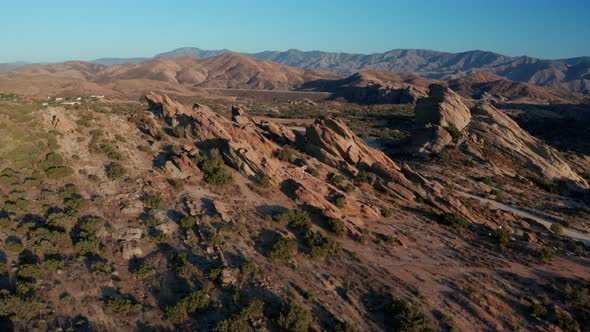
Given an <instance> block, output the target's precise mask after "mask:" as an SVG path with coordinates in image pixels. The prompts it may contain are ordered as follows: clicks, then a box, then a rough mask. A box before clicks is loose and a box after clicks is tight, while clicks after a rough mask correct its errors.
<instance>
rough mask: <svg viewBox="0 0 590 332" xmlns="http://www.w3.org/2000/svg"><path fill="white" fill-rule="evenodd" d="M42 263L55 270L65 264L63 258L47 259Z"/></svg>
mask: <svg viewBox="0 0 590 332" xmlns="http://www.w3.org/2000/svg"><path fill="white" fill-rule="evenodd" d="M43 263H44V264H45V266H47V267H49V268H52V269H55V270H59V269H63V267H64V266H65V262H64V261H63V260H61V259H55V258H50V259H47V260H45V261H44V262H43Z"/></svg>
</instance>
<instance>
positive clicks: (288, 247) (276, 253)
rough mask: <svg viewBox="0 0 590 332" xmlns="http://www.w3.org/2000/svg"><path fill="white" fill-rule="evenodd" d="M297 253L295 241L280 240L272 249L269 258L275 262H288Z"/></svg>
mask: <svg viewBox="0 0 590 332" xmlns="http://www.w3.org/2000/svg"><path fill="white" fill-rule="evenodd" d="M296 252H297V241H296V240H294V239H288V238H284V237H283V238H280V239H278V240H277V241H276V242H275V243H274V244H273V246H272V248H271V249H270V251H269V253H268V258H270V259H271V260H275V261H288V260H290V259H291V258H293V255H294V254H295V253H296Z"/></svg>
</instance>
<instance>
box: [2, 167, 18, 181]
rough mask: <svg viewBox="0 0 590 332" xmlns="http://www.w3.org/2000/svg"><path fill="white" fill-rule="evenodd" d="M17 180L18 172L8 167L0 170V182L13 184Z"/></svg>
mask: <svg viewBox="0 0 590 332" xmlns="http://www.w3.org/2000/svg"><path fill="white" fill-rule="evenodd" d="M18 181H19V178H18V174H17V173H16V172H15V171H14V170H12V169H10V168H7V169H4V170H2V172H0V184H14V183H16V182H18Z"/></svg>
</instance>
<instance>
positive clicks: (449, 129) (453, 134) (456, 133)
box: [445, 125, 461, 140]
mask: <svg viewBox="0 0 590 332" xmlns="http://www.w3.org/2000/svg"><path fill="white" fill-rule="evenodd" d="M445 130H446V131H447V132H448V133H449V134H450V135H451V137H452V138H453V140H458V139H459V138H461V131H459V129H457V127H455V126H453V125H448V126H446V127H445Z"/></svg>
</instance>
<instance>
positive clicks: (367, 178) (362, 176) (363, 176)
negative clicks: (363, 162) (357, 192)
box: [354, 171, 374, 184]
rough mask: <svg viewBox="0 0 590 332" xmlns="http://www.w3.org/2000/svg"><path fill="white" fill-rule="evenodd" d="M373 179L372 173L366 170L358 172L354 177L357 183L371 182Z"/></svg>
mask: <svg viewBox="0 0 590 332" xmlns="http://www.w3.org/2000/svg"><path fill="white" fill-rule="evenodd" d="M373 180H374V177H373V175H371V174H370V173H368V172H365V171H360V172H358V173H357V174H356V175H355V177H354V182H355V183H356V184H362V183H371V182H373Z"/></svg>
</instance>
